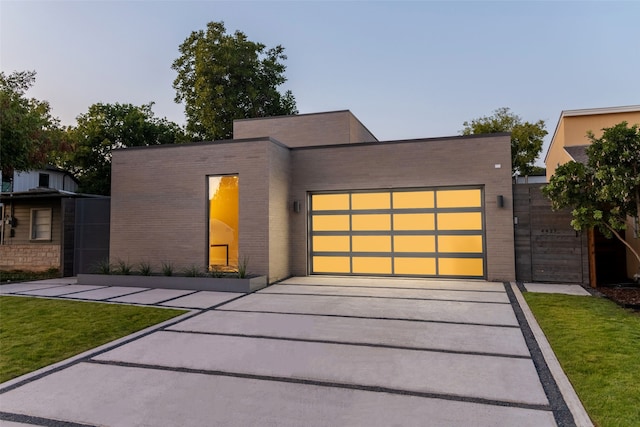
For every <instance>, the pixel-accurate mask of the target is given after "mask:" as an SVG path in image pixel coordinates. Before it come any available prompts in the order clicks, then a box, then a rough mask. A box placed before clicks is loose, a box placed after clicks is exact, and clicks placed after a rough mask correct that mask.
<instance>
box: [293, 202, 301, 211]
mask: <svg viewBox="0 0 640 427" xmlns="http://www.w3.org/2000/svg"><path fill="white" fill-rule="evenodd" d="M293 211H294V212H295V213H300V202H299V201H298V200H294V201H293Z"/></svg>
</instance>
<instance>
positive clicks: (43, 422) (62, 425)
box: [0, 412, 94, 427]
mask: <svg viewBox="0 0 640 427" xmlns="http://www.w3.org/2000/svg"><path fill="white" fill-rule="evenodd" d="M0 421H9V422H14V423H22V424H31V425H35V426H44V427H94V425H93V424H81V423H74V422H71V421H60V420H54V419H51V418H42V417H34V416H31V415H23V414H15V413H12V412H0Z"/></svg>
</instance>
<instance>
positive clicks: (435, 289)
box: [257, 283, 504, 295]
mask: <svg viewBox="0 0 640 427" xmlns="http://www.w3.org/2000/svg"><path fill="white" fill-rule="evenodd" d="M273 286H274V284H271V285H269V286H267V287H266V288H262V289H259V290H258V291H257V292H258V293H263V294H267V293H269V292H261V291H267V290H268V289H269V288H270V287H273ZM280 286H291V287H293V286H304V287H309V288H326V287H327V286H331V287H334V288H352V289H389V290H396V289H402V290H406V291H418V292H420V291H425V292H431V291H443V292H485V293H493V294H504V292H503V291H502V290H499V291H492V290H487V289H473V290H471V289H447V288H405V287H403V286H353V285H334V284H332V285H312V284H310V283H291V284H289V283H283V284H281V285H280ZM305 295H307V294H305Z"/></svg>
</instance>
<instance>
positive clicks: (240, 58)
mask: <svg viewBox="0 0 640 427" xmlns="http://www.w3.org/2000/svg"><path fill="white" fill-rule="evenodd" d="M225 31H226V30H225V27H224V23H223V22H210V23H209V24H207V29H206V31H203V30H200V31H194V32H192V33H191V35H190V36H189V37H187V39H186V40H185V41H184V43H182V44H181V45H180V57H179V58H177V59H176V60H175V61H174V62H173V65H172V68H173V69H174V70H175V71H177V73H178V76H177V77H176V79H175V80H174V82H173V87H174V89H175V90H176V97H175V101H176V102H178V103H180V102H184V104H185V114H186V117H187V127H186V129H187V132H188V133H189V134H190V135H192V136H193V137H194V138H196V139H200V140H216V139H228V138H232V137H233V120H235V119H244V118H253V117H267V116H276V115H286V114H296V113H297V110H296V103H295V99H294V97H293V94H292V93H291V91H286V92H285V93H284V94H282V93H280V92H278V89H277V88H278V86H280V85H281V84H283V83H284V82H285V81H286V80H287V79H286V78H285V76H284V71H285V69H286V67H285V65H284V63H283V61H285V60H286V59H287V57H286V55H285V54H284V48H283V47H282V46H280V45H278V46H276V47H274V48H271V49H266V46H265V45H264V44H262V43H256V42H252V41H250V40H248V39H247V36H246V35H245V34H244V33H242V32H240V31H236V32H235V33H234V34H233V35H229V34H226V33H225ZM265 49H266V50H265Z"/></svg>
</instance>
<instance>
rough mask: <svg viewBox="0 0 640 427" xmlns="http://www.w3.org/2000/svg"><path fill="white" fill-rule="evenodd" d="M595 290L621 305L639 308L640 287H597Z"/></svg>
mask: <svg viewBox="0 0 640 427" xmlns="http://www.w3.org/2000/svg"><path fill="white" fill-rule="evenodd" d="M597 290H598V292H601V293H603V294H605V295H606V296H608V297H609V298H610V299H612V300H613V301H615V302H617V303H618V304H620V305H621V306H623V307H629V308H634V309H636V310H640V287H638V286H633V285H631V286H611V287H599V288H597Z"/></svg>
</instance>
